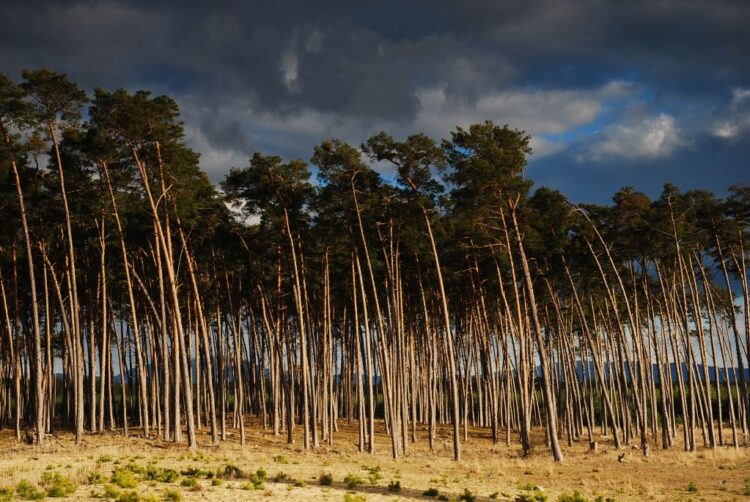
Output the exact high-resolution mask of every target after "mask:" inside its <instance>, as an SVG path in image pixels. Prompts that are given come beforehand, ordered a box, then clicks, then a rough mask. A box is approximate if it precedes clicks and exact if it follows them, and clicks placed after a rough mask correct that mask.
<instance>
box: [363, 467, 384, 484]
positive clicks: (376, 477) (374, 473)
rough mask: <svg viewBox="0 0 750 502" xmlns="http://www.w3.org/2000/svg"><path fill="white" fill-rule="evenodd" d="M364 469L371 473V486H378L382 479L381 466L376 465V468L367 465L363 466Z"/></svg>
mask: <svg viewBox="0 0 750 502" xmlns="http://www.w3.org/2000/svg"><path fill="white" fill-rule="evenodd" d="M362 468H363V469H364V470H366V471H367V472H369V473H370V475H369V476H367V480H368V481H369V482H370V484H371V485H376V484H378V481H380V478H381V477H382V476H381V475H380V466H379V465H376V466H375V467H367V466H366V465H363V466H362Z"/></svg>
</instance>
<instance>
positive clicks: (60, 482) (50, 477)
mask: <svg viewBox="0 0 750 502" xmlns="http://www.w3.org/2000/svg"><path fill="white" fill-rule="evenodd" d="M42 486H44V488H45V490H46V491H47V496H48V497H53V498H58V497H67V496H68V495H72V494H73V493H75V491H76V488H77V486H76V484H75V483H74V482H73V480H72V479H70V478H68V477H66V476H63V475H62V474H60V473H58V472H45V473H44V474H43V475H42Z"/></svg>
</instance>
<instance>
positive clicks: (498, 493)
mask: <svg viewBox="0 0 750 502" xmlns="http://www.w3.org/2000/svg"><path fill="white" fill-rule="evenodd" d="M498 497H500V492H494V493H490V498H491V499H492V500H495V499H497V498H498Z"/></svg>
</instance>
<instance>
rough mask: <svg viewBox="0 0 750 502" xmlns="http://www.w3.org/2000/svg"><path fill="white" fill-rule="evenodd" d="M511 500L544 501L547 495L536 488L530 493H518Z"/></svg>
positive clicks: (519, 501)
mask: <svg viewBox="0 0 750 502" xmlns="http://www.w3.org/2000/svg"><path fill="white" fill-rule="evenodd" d="M513 500H514V502H546V501H547V495H545V494H544V493H542V492H540V491H538V490H537V491H534V492H532V493H519V494H518V495H516V498H515V499H513Z"/></svg>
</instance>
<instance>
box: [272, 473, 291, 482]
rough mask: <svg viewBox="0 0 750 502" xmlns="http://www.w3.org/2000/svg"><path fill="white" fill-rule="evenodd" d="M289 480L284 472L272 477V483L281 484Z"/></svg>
mask: <svg viewBox="0 0 750 502" xmlns="http://www.w3.org/2000/svg"><path fill="white" fill-rule="evenodd" d="M290 479H291V478H290V477H289V475H288V474H287V473H285V472H284V471H281V472H278V473H276V475H275V476H274V477H273V482H274V483H283V482H284V481H289V480H290Z"/></svg>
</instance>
